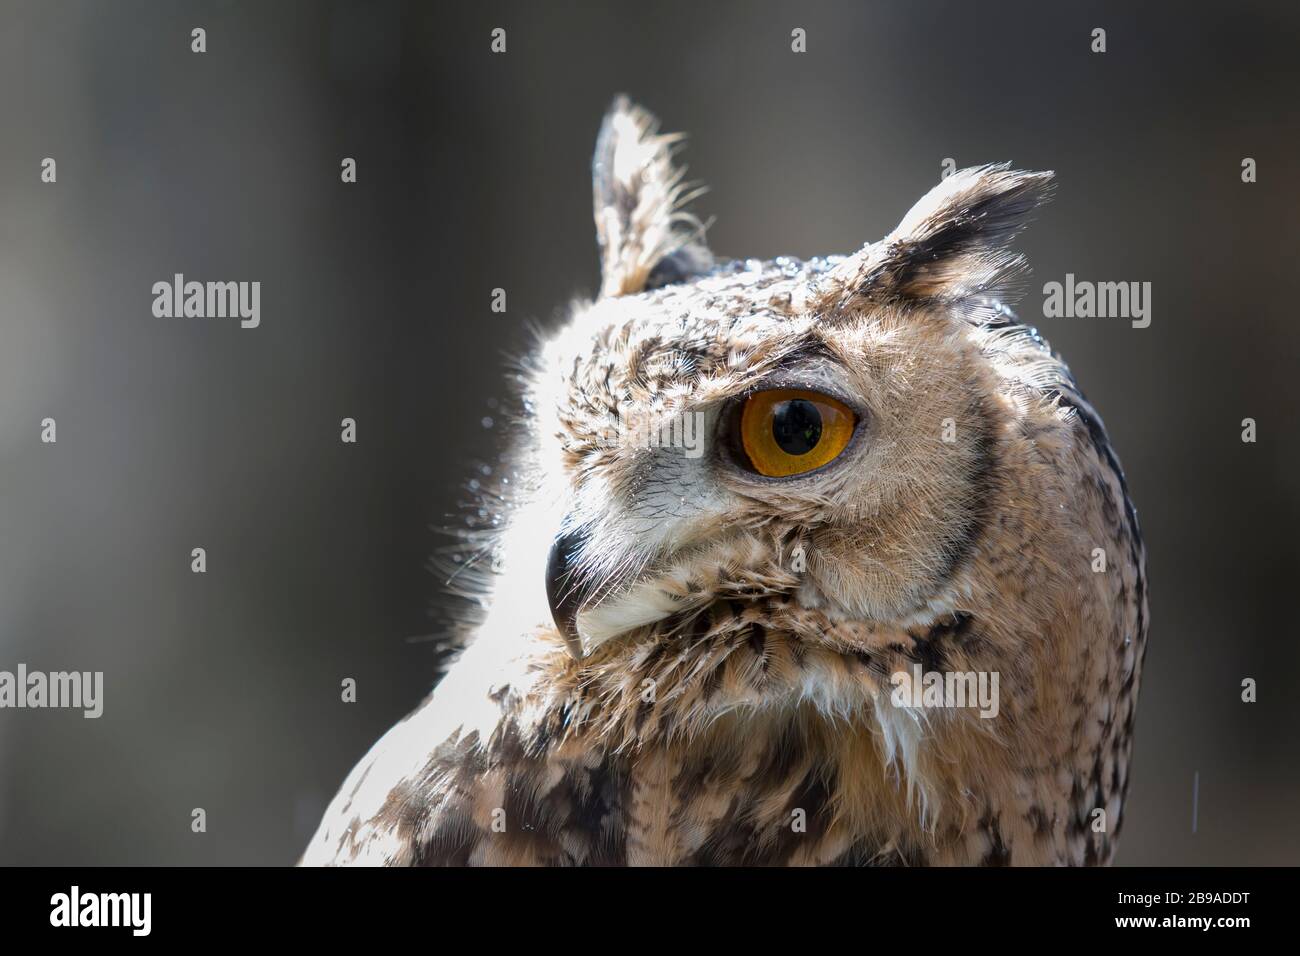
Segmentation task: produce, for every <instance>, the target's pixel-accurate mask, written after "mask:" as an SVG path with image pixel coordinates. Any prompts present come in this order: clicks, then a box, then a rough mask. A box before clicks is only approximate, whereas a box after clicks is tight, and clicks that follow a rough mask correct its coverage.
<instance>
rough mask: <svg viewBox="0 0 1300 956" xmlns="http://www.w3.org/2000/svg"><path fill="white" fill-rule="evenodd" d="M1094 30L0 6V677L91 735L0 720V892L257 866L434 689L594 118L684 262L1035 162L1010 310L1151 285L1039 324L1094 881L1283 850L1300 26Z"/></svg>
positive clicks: (1299, 817)
mask: <svg viewBox="0 0 1300 956" xmlns="http://www.w3.org/2000/svg"><path fill="white" fill-rule="evenodd" d="M1133 6H1135V5H1131V4H1113V5H1096V4H1086V3H1074V4H1070V5H1068V8H1062V5H1056V4H1053V5H1048V4H1041V3H999V4H996V5H994V4H977V3H959V2H953V3H938V2H914V3H903V2H890V3H852V4H850V3H820V4H807V3H799V4H793V3H791V4H775V3H751V2H746V3H741V2H734V3H721V2H715V3H692V2H687V3H654V4H646V3H640V4H635V5H628V4H619V5H617V6H615V5H604V4H594V3H593V4H567V3H566V4H561V3H545V4H543V3H531V2H530V3H519V4H490V5H484V4H471V3H464V4H455V5H452V4H439V5H425V4H418V5H417V4H411V5H402V4H391V3H295V2H282V0H281V2H275V3H256V2H248V3H220V2H212V3H187V2H175V3H139V2H115V3H111V4H109V3H90V2H86V3H73V2H62V0H47V2H30V3H29V2H22V3H14V2H9V0H5V2H3V3H0V482H2V483H3V484H2V485H0V490H2V497H0V669H3V670H13V669H14V668H15V667H16V665H17V664H18V663H19V662H25V663H27V664H28V665H29V667H31V668H33V669H41V670H47V671H48V670H60V669H77V670H102V671H104V672H105V675H106V676H105V681H106V688H105V712H104V716H103V717H102V718H101V719H99V720H85V719H82V717H81V716H80V714H79V713H78V712H68V711H14V710H0V862H4V863H11V864H12V863H18V864H28V863H65V864H74V863H75V864H110V863H131V864H137V863H141V864H143V863H167V864H181V863H196V864H239V863H255V864H284V863H289V862H292V861H293V860H294V859H296V857H297V855H298V853H299V852H300V851H301V849H302V847H303V846H304V844H305V842H306V840H307V838H308V837H309V835H310V833H311V831H312V830H313V829H314V827H315V824H316V822H317V820H318V817H319V814H320V812H321V810H322V809H323V807H324V804H325V802H326V801H327V800H328V799H329V797H330V796H331V795H332V794H333V792H334V790H335V788H336V787H337V786H338V784H339V783H340V782H341V780H342V778H343V776H344V774H345V773H346V772H347V770H348V769H349V768H350V767H351V766H352V764H353V763H354V762H355V761H356V760H357V759H358V758H359V757H360V756H361V754H362V753H363V752H364V751H365V750H366V748H367V747H368V746H369V745H370V744H371V743H372V742H373V741H374V740H375V739H376V738H377V737H378V736H379V735H380V734H381V733H382V732H383V731H384V730H385V729H386V728H387V727H388V726H390V725H391V724H392V723H393V722H394V721H395V720H396V719H397V718H399V717H400V716H402V715H403V714H404V713H406V712H407V711H408V710H409V709H410V708H411V707H412V706H413V705H414V704H415V703H416V702H417V701H418V700H419V698H420V697H421V696H422V695H423V694H424V692H425V691H426V690H427V689H428V688H429V686H430V684H431V681H432V679H433V665H434V662H435V659H436V654H435V651H434V648H433V646H432V645H431V644H430V643H428V642H427V641H421V640H412V638H416V637H418V636H420V635H428V634H432V633H436V632H437V630H438V628H439V618H438V612H437V608H438V606H439V605H440V603H441V602H442V599H441V598H440V597H439V595H440V593H441V591H442V588H441V582H440V580H439V579H438V577H437V576H435V575H434V574H432V573H431V572H430V571H429V570H428V569H427V565H428V559H429V556H430V555H431V554H432V553H433V552H434V551H435V549H437V548H438V547H439V546H441V545H442V544H443V543H444V542H443V540H442V539H441V538H440V536H439V535H438V534H437V532H436V531H435V530H434V529H435V528H436V527H438V526H442V525H446V524H448V523H455V522H457V521H459V520H460V518H459V517H458V513H459V510H460V508H461V503H462V502H463V501H464V500H466V499H467V495H466V494H465V493H464V491H463V490H462V489H463V487H464V482H465V481H466V480H467V479H468V478H470V477H471V476H472V475H473V474H474V470H475V469H477V468H480V467H483V466H484V465H486V466H487V467H492V466H493V463H494V462H496V461H498V456H499V454H500V452H501V447H502V442H503V439H504V438H505V436H504V435H503V434H502V426H501V423H500V417H499V415H496V414H495V413H496V411H497V410H498V406H497V404H496V403H497V402H498V401H499V400H502V399H503V398H504V397H505V396H506V395H507V394H508V393H507V388H506V382H505V378H506V367H507V356H509V355H510V354H512V353H515V354H517V353H518V352H519V351H520V350H522V349H524V348H526V346H527V343H528V341H529V340H528V335H527V331H526V328H527V324H528V323H529V322H530V321H535V322H536V323H538V324H540V325H541V326H543V327H549V326H551V325H552V324H553V323H554V322H555V320H556V316H557V311H556V310H557V308H558V307H562V306H563V305H564V304H565V303H566V302H567V301H569V299H570V298H571V297H572V296H573V295H574V294H576V293H581V292H586V293H590V292H591V291H593V290H594V288H595V286H596V279H597V275H596V272H597V264H596V256H595V248H594V239H593V235H592V225H591V221H590V218H591V202H590V196H589V180H588V176H589V172H588V162H589V157H590V153H591V148H592V144H593V140H594V137H595V133H596V128H597V124H598V122H599V118H600V116H601V113H602V112H603V110H604V108H605V107H606V105H607V104H608V102H609V101H610V99H611V98H612V96H613V95H614V94H615V93H617V92H621V91H626V92H628V93H630V94H632V95H633V96H634V97H636V98H637V99H639V100H641V101H642V102H643V103H644V104H645V105H647V106H648V107H649V108H651V109H652V110H654V111H656V112H657V113H658V114H659V115H660V116H661V117H662V118H663V120H664V123H665V126H666V128H668V129H680V130H687V131H689V132H690V133H691V141H690V144H689V148H688V150H687V152H686V154H685V158H686V161H687V162H688V163H689V164H690V167H691V175H692V176H694V177H699V178H701V179H703V180H705V181H706V182H707V183H708V184H709V185H710V186H711V192H710V193H709V194H708V195H707V196H706V197H705V198H704V199H703V200H701V201H699V202H697V203H696V206H695V208H696V210H697V211H699V212H700V213H702V214H703V215H705V216H715V217H716V225H715V226H714V227H713V229H712V231H711V233H710V239H711V245H712V246H713V248H714V249H715V250H717V251H718V252H719V253H720V254H724V255H734V256H742V257H743V256H759V257H771V256H775V255H778V254H782V253H788V254H793V255H799V256H806V255H811V254H817V253H831V252H850V251H852V250H854V249H856V248H857V247H858V246H860V245H861V244H862V243H863V242H865V241H867V240H869V239H876V238H879V237H881V236H882V235H884V234H885V233H886V232H888V231H889V230H890V229H891V228H892V227H893V226H894V225H895V224H896V223H897V221H898V220H899V218H900V217H901V216H902V214H903V213H904V212H905V211H906V210H907V208H908V207H909V206H910V205H911V204H912V203H913V202H914V201H915V200H916V199H917V198H919V197H920V196H921V195H922V194H923V193H924V192H925V191H926V190H927V189H929V188H930V187H931V186H932V185H933V184H934V183H935V182H936V181H937V180H938V178H939V175H940V171H941V170H940V164H941V163H942V161H943V159H944V158H946V157H952V158H954V159H955V160H956V163H957V165H958V166H967V165H973V164H976V163H982V162H991V161H999V160H1012V161H1014V162H1015V163H1016V164H1017V165H1018V166H1022V167H1026V168H1035V169H1037V168H1050V169H1055V170H1056V171H1057V173H1058V176H1059V189H1058V194H1057V200H1056V201H1055V202H1054V203H1053V204H1052V205H1051V206H1049V207H1047V208H1046V209H1045V210H1044V211H1043V212H1042V213H1041V214H1040V215H1039V216H1038V218H1037V221H1036V222H1035V224H1034V225H1033V226H1032V227H1031V229H1030V230H1029V232H1028V233H1026V235H1025V236H1024V238H1023V240H1022V244H1021V248H1022V249H1023V250H1024V251H1025V252H1026V253H1027V254H1028V256H1029V258H1030V261H1031V263H1032V265H1033V267H1034V277H1033V279H1032V280H1031V282H1030V283H1029V286H1028V288H1029V294H1028V295H1027V296H1026V297H1025V299H1024V300H1023V301H1022V303H1021V311H1022V315H1024V316H1025V317H1026V318H1027V319H1028V320H1029V321H1038V320H1039V319H1040V317H1041V310H1042V295H1041V288H1042V284H1043V283H1044V282H1046V281H1049V280H1053V279H1055V280H1058V281H1059V280H1061V279H1063V278H1064V276H1065V274H1066V273H1067V272H1072V273H1074V274H1075V275H1076V276H1077V277H1079V278H1081V279H1094V280H1113V281H1118V280H1130V281H1149V282H1151V283H1153V287H1154V288H1153V321H1152V325H1151V327H1150V328H1148V329H1145V330H1134V329H1132V328H1131V327H1130V326H1129V324H1128V323H1127V322H1126V321H1123V320H1116V319H1110V320H1104V319H1043V320H1041V321H1040V322H1039V324H1040V327H1041V328H1042V330H1043V332H1044V333H1045V334H1046V335H1047V336H1048V338H1050V339H1051V340H1052V342H1053V344H1054V345H1055V346H1057V347H1058V348H1060V349H1061V350H1062V351H1063V352H1064V354H1065V356H1066V357H1067V358H1068V359H1069V361H1070V363H1071V365H1072V366H1073V368H1074V370H1075V372H1076V374H1077V375H1078V378H1079V380H1080V382H1081V383H1082V385H1083V387H1084V389H1085V390H1086V391H1087V393H1088V395H1089V397H1090V398H1091V399H1092V400H1093V402H1094V403H1095V405H1096V406H1097V408H1098V409H1099V410H1100V411H1101V413H1102V414H1103V415H1104V417H1105V419H1106V422H1107V424H1108V426H1109V429H1110V432H1111V436H1112V438H1113V439H1114V441H1115V444H1116V446H1117V448H1118V449H1119V452H1120V455H1121V457H1122V459H1123V462H1124V464H1125V466H1126V469H1127V472H1128V476H1129V481H1130V485H1131V488H1132V492H1133V494H1134V496H1135V499H1136V501H1137V504H1138V508H1139V512H1140V515H1141V520H1142V524H1143V527H1144V530H1145V533H1146V536H1147V542H1148V546H1149V549H1150V569H1151V602H1152V620H1153V627H1152V633H1151V642H1150V650H1149V654H1148V657H1147V666H1146V674H1145V679H1144V686H1143V689H1142V701H1141V706H1140V709H1139V720H1138V728H1137V755H1136V763H1135V768H1134V776H1133V781H1134V782H1133V789H1132V792H1131V803H1130V808H1129V811H1128V816H1127V820H1126V823H1125V831H1126V832H1125V836H1124V838H1123V839H1122V841H1121V846H1120V855H1119V862H1121V863H1128V864H1138V863H1143V864H1151V863H1171V864H1228V863H1248V864H1280V863H1292V864H1294V863H1296V862H1300V814H1297V813H1296V812H1295V810H1296V806H1297V803H1298V802H1300V760H1298V759H1297V758H1298V757H1300V742H1298V741H1300V733H1298V731H1300V726H1298V722H1297V713H1298V710H1297V702H1296V700H1297V694H1298V693H1300V679H1298V677H1297V673H1298V672H1300V650H1297V646H1298V642H1297V634H1296V627H1295V623H1294V622H1295V620H1296V615H1295V614H1294V611H1293V594H1294V593H1295V588H1296V584H1295V582H1296V576H1297V560H1296V541H1297V539H1298V535H1297V530H1298V529H1297V508H1296V498H1297V496H1296V494H1295V490H1296V485H1297V481H1296V473H1297V465H1298V464H1300V463H1298V462H1297V458H1298V457H1300V455H1298V452H1297V448H1298V447H1300V446H1298V445H1297V442H1296V418H1297V407H1296V405H1297V403H1296V399H1295V386H1294V382H1293V381H1292V377H1293V375H1294V373H1295V371H1296V367H1297V343H1298V342H1300V321H1297V318H1296V316H1295V314H1294V312H1295V308H1294V294H1295V293H1294V288H1293V286H1292V283H1293V282H1294V281H1295V275H1296V268H1297V267H1296V251H1297V239H1298V238H1300V236H1297V231H1298V226H1297V223H1300V192H1298V191H1297V189H1296V187H1295V182H1296V165H1297V158H1298V157H1300V132H1298V130H1300V125H1298V124H1297V119H1298V117H1297V99H1298V98H1297V95H1296V94H1297V90H1298V89H1300V86H1298V84H1297V79H1300V66H1298V65H1297V63H1298V60H1297V57H1296V54H1295V51H1296V46H1297V38H1298V37H1300V7H1297V6H1296V5H1295V4H1293V3H1290V4H1288V3H1282V2H1278V3H1273V4H1255V3H1240V2H1238V3H1233V4H1226V3H1225V4H1221V5H1218V6H1217V7H1208V6H1207V7H1197V6H1195V5H1191V4H1185V3H1179V4H1169V5H1165V6H1163V7H1162V6H1160V5H1156V4H1142V5H1141V9H1133V8H1132V7H1133ZM196 26H201V27H203V28H205V29H206V30H207V44H208V52H207V53H206V54H203V55H196V54H194V53H191V52H190V30H191V29H192V28H193V27H196ZM497 26H500V27H504V28H505V29H506V30H507V37H508V52H507V53H506V54H505V55H497V56H494V55H493V54H491V53H490V52H489V33H490V31H491V29H492V28H494V27H497ZM796 26H798V27H803V28H804V29H806V30H807V35H808V52H807V53H806V54H803V55H795V54H793V53H791V52H790V31H791V29H792V28H794V27H796ZM1098 26H1100V27H1104V28H1105V29H1106V30H1107V31H1108V47H1109V49H1108V52H1107V53H1105V54H1104V55H1094V54H1092V53H1091V52H1090V51H1089V44H1090V32H1091V30H1092V28H1094V27H1098ZM47 156H50V157H54V158H55V159H56V160H57V162H58V182H57V184H54V185H45V184H42V183H41V182H40V179H39V173H40V162H41V160H42V159H43V158H44V157H47ZM344 156H352V157H355V158H356V159H357V161H358V166H359V182H358V183H357V184H355V185H347V186H345V185H343V184H341V183H340V181H339V163H340V160H341V159H342V158H343V157H344ZM1245 156H1250V157H1254V158H1255V159H1256V160H1257V161H1258V166H1259V182H1258V183H1256V184H1253V185H1244V184H1243V183H1242V182H1241V180H1240V163H1241V160H1242V158H1243V157H1245ZM176 272H182V273H184V274H185V275H186V276H187V277H190V278H195V279H200V280H208V279H220V280H254V279H256V280H260V281H261V282H262V303H261V306H262V324H261V327H260V328H258V329H255V330H242V329H240V328H239V326H238V322H237V321H235V320H229V319H227V320H222V319H207V320H203V319H159V318H155V317H153V315H152V314H151V305H152V301H153V296H152V293H151V291H150V290H151V286H152V284H153V283H154V282H156V281H159V280H169V279H170V277H171V276H172V275H173V273H176ZM495 287H503V288H505V289H507V290H508V296H509V299H508V302H509V311H508V313H507V314H505V315H497V314H493V313H492V312H491V311H490V310H489V303H490V294H491V290H492V289H493V288H495ZM47 416H50V417H54V418H55V419H57V422H58V443H57V444H56V445H44V444H42V443H41V442H40V421H41V419H42V418H45V417H47ZM344 416H352V417H355V418H356V419H357V421H358V423H359V442H358V444H356V445H355V446H349V445H343V444H341V443H340V441H339V427H338V424H339V420H340V419H341V418H343V417H344ZM1247 416H1249V417H1253V418H1255V419H1257V420H1258V422H1259V441H1258V443H1257V444H1254V445H1247V444H1243V443H1242V442H1241V440H1240V431H1241V426H1240V422H1241V420H1242V418H1244V417H1247ZM485 417H488V418H492V420H493V421H492V427H485V424H484V421H483V420H484V418H485ZM546 544H547V543H545V542H539V547H541V546H545V545H546ZM198 546H202V547H205V548H206V549H207V552H208V572H207V574H206V575H197V574H193V573H191V571H190V549H191V548H193V547H198ZM344 677H353V678H355V679H356V680H357V682H358V688H359V698H358V701H357V703H355V704H350V705H349V704H343V703H341V702H340V692H339V683H340V681H341V680H342V679H343V678H344ZM1243 677H1254V678H1256V679H1258V680H1259V682H1260V690H1259V702H1258V703H1256V704H1254V705H1250V706H1247V705H1244V704H1242V703H1241V702H1240V682H1241V679H1242V678H1243ZM1196 773H1199V775H1200V806H1199V830H1198V832H1197V833H1195V834H1193V833H1192V830H1191V810H1192V807H1191V804H1192V780H1193V775H1194V774H1196ZM195 807H202V808H204V809H205V810H206V811H207V815H208V832H207V833H206V834H194V833H192V832H191V830H190V812H191V810H192V808H195Z"/></svg>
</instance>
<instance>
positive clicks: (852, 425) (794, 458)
mask: <svg viewBox="0 0 1300 956" xmlns="http://www.w3.org/2000/svg"><path fill="white" fill-rule="evenodd" d="M857 426H858V415H857V413H856V412H854V410H853V409H852V408H850V407H849V406H848V405H846V404H845V403H844V402H842V401H840V399H838V398H836V397H834V396H833V395H827V394H826V393H824V392H818V391H814V390H812V389H805V388H772V389H766V390H764V391H758V392H752V393H750V394H749V395H747V396H745V398H744V399H743V400H742V401H741V402H740V403H739V407H738V408H737V410H736V412H735V413H734V418H733V426H732V432H733V436H734V440H733V442H732V444H733V447H734V451H735V455H736V458H737V461H738V463H739V464H740V465H741V466H743V467H744V468H745V469H746V470H748V471H751V472H753V473H754V474H756V475H759V476H761V477H764V478H774V479H783V478H795V477H799V476H801V475H806V474H808V473H810V472H813V471H817V470H818V469H821V468H824V467H825V466H827V465H829V464H830V463H831V462H833V461H835V460H836V459H837V458H838V457H839V456H840V455H841V454H842V453H843V452H844V449H846V448H847V447H848V446H849V444H850V442H851V441H852V439H853V436H854V434H856V432H857Z"/></svg>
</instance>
